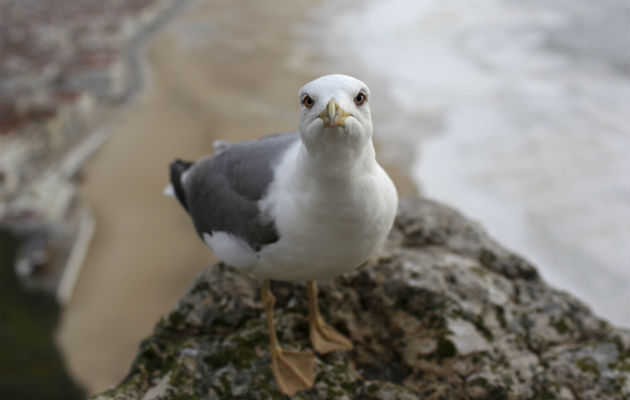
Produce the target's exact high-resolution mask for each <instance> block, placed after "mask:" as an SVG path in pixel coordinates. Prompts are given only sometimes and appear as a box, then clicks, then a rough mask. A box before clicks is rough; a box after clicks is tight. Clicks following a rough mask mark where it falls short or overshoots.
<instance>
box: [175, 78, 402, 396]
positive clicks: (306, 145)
mask: <svg viewBox="0 0 630 400" xmlns="http://www.w3.org/2000/svg"><path fill="white" fill-rule="evenodd" d="M370 98H371V95H370V90H369V88H368V87H367V85H365V83H363V82H361V81H360V80H358V79H355V78H353V77H350V76H347V75H339V74H336V75H326V76H322V77H320V78H317V79H315V80H313V81H312V82H309V83H307V84H306V85H304V87H302V88H301V89H300V91H299V93H298V99H299V102H300V117H299V132H296V133H285V134H275V135H271V136H266V137H263V138H260V139H256V140H250V141H245V142H241V143H235V144H229V143H227V142H224V141H221V142H217V143H216V144H215V154H214V155H213V156H209V157H206V158H203V159H201V160H199V161H197V162H194V163H193V162H185V161H181V160H176V161H174V162H173V163H172V164H171V165H170V181H171V182H170V184H169V186H167V188H166V189H165V193H166V194H171V195H174V197H176V198H177V199H178V200H179V202H180V203H181V205H182V206H183V207H184V208H185V209H186V211H187V212H188V214H189V215H190V217H191V219H192V222H193V224H194V227H195V229H196V231H197V233H198V235H199V236H200V238H201V239H202V240H203V241H204V242H205V243H206V245H207V246H209V247H210V249H212V251H213V252H214V254H215V255H216V257H217V258H218V259H220V260H221V261H223V262H224V263H226V264H228V265H231V266H233V267H235V268H237V269H238V270H239V271H240V272H243V273H247V274H251V275H254V276H256V277H259V278H262V279H263V280H264V283H263V287H262V292H261V299H262V302H263V305H264V309H265V314H266V319H267V328H268V330H269V338H270V354H271V369H272V371H273V374H274V378H275V380H276V382H277V384H278V387H279V389H280V390H281V391H282V392H283V393H284V394H287V395H292V394H294V393H296V392H298V391H301V390H306V389H309V388H310V387H312V385H313V380H314V374H313V365H314V362H315V356H314V355H313V353H311V352H302V351H293V350H288V349H284V348H282V347H281V346H280V344H279V342H278V338H277V336H276V330H275V325H274V318H273V310H274V304H275V298H274V296H273V294H272V293H271V291H270V280H280V281H306V282H307V293H308V298H309V315H308V321H309V335H310V340H311V345H312V347H313V349H314V350H315V351H316V352H317V353H320V354H325V353H328V352H331V351H335V350H349V349H351V348H352V343H351V341H350V340H349V339H348V338H346V337H345V336H344V335H342V334H341V333H339V332H338V331H337V330H336V329H335V328H333V327H332V326H330V325H329V324H328V323H326V322H325V321H324V319H323V317H322V315H321V313H320V310H319V305H318V300H317V284H316V282H318V281H326V280H331V279H333V278H335V277H337V276H339V275H341V274H343V273H346V272H349V271H351V270H353V269H355V268H356V267H358V266H360V265H362V264H364V263H365V262H366V261H368V260H369V259H370V258H372V257H373V256H374V255H375V254H376V253H377V252H378V251H379V250H380V248H381V247H382V245H383V243H384V242H385V239H386V237H387V235H388V233H389V231H390V229H391V227H392V225H393V222H394V217H395V214H396V209H397V206H398V195H397V192H396V188H395V186H394V184H393V182H392V180H391V179H390V177H389V176H388V175H387V173H386V172H385V170H384V169H383V168H381V166H380V165H379V164H378V163H377V161H376V158H375V150H374V145H373V143H372V134H373V125H372V117H371V114H370V106H369V102H370Z"/></svg>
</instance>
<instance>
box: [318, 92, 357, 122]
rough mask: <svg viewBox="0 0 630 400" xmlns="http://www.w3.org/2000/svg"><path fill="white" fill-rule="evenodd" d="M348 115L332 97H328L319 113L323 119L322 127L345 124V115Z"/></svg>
mask: <svg viewBox="0 0 630 400" xmlns="http://www.w3.org/2000/svg"><path fill="white" fill-rule="evenodd" d="M348 116H350V114H348V113H347V112H346V111H345V110H344V109H343V108H341V107H340V106H339V103H338V102H337V100H336V99H335V98H334V97H333V98H332V99H330V101H329V102H328V105H327V106H326V108H324V111H322V112H321V114H319V118H321V119H322V121H324V127H326V128H334V127H336V126H346V117H348Z"/></svg>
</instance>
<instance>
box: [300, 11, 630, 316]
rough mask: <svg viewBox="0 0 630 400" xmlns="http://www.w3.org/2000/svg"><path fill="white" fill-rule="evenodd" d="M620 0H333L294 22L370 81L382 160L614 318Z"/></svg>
mask: <svg viewBox="0 0 630 400" xmlns="http://www.w3.org/2000/svg"><path fill="white" fill-rule="evenodd" d="M629 18H630V3H628V2H627V1H625V0H604V1H599V2H592V1H588V0H574V1H568V0H534V1H528V2H519V1H516V0H473V1H470V0H468V1H464V0H447V1H444V0H394V1H389V2H380V1H376V0H371V1H357V0H346V1H337V2H329V3H326V5H325V6H323V7H320V8H319V9H318V11H317V12H316V13H315V15H313V18H312V20H311V21H310V23H309V24H307V25H308V26H302V27H299V28H298V29H300V30H301V33H302V35H303V37H304V38H307V39H310V40H306V42H307V43H310V44H306V45H307V46H311V48H310V49H309V50H310V51H319V52H320V53H321V54H322V55H323V59H324V60H323V61H322V64H323V65H330V66H334V68H335V70H334V71H330V72H337V71H339V72H346V73H350V74H352V75H355V76H357V77H360V78H363V80H365V81H366V82H368V83H369V84H370V86H371V87H372V89H373V92H374V102H373V106H372V107H373V109H374V110H375V112H374V118H375V128H376V136H377V139H378V140H379V142H381V143H382V144H383V148H384V150H385V151H384V153H385V154H384V156H385V157H392V158H393V157H398V158H400V159H402V160H404V161H405V162H407V163H409V165H411V166H412V167H411V175H412V176H413V178H414V180H415V181H416V182H417V183H418V185H419V187H420V188H421V192H422V193H423V194H425V195H427V196H429V197H433V198H437V199H439V200H442V201H443V202H445V203H448V204H451V205H453V206H455V207H456V208H458V209H459V210H461V211H462V212H463V213H464V214H466V215H468V216H469V217H472V218H473V219H476V220H478V221H480V222H481V223H482V224H483V225H484V226H485V227H486V229H487V230H488V231H489V232H490V234H491V235H493V236H494V237H495V238H497V239H498V240H499V241H500V242H501V243H503V244H504V245H506V246H508V247H509V248H511V249H513V250H515V251H516V252H518V253H521V254H522V255H524V256H525V257H526V258H528V259H529V260H531V261H532V262H533V263H534V264H536V265H537V266H538V268H539V270H540V272H541V274H542V275H543V277H544V278H545V279H546V280H547V281H549V282H550V283H551V284H552V285H554V286H556V287H558V288H561V289H565V290H568V291H570V292H571V293H573V294H574V295H576V296H577V297H579V298H580V299H582V300H583V301H585V302H586V303H587V304H589V305H590V306H591V307H592V308H593V309H594V310H595V311H596V312H597V313H598V314H599V315H601V316H603V317H605V318H607V319H608V320H610V321H612V322H614V323H616V324H620V325H624V326H630V162H629V161H630V74H629V73H630V36H629V35H628V28H629V27H630V21H629Z"/></svg>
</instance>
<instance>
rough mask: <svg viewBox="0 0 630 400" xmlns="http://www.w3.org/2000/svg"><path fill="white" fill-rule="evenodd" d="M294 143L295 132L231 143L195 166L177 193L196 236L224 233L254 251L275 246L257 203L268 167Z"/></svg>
mask: <svg viewBox="0 0 630 400" xmlns="http://www.w3.org/2000/svg"><path fill="white" fill-rule="evenodd" d="M297 140H299V134H297V133H289V134H278V135H272V136H267V137H264V138H261V139H257V140H251V141H247V142H242V143H235V144H232V145H230V146H229V147H227V148H226V149H225V150H223V151H221V152H220V153H219V154H216V155H214V156H212V157H207V158H204V159H202V160H199V161H198V162H196V163H195V164H194V165H193V166H192V167H191V170H190V174H188V176H187V177H186V179H185V182H184V183H183V188H184V191H185V197H186V203H187V206H188V212H189V213H190V216H191V217H192V220H193V222H194V225H195V229H196V230H197V232H198V233H199V235H200V236H201V237H203V234H204V233H209V234H212V232H216V231H223V232H228V233H230V234H232V235H235V236H237V237H239V238H241V239H243V240H245V241H246V242H247V243H248V244H249V245H250V246H251V247H252V248H253V249H254V250H256V251H258V250H260V248H261V247H262V246H264V245H266V244H270V243H273V242H276V241H277V240H278V238H279V237H278V233H277V231H276V227H275V224H274V222H273V221H271V220H270V219H269V218H268V217H267V216H266V215H263V213H262V212H261V210H260V209H259V208H258V201H259V200H260V199H262V198H263V196H264V195H265V193H266V191H267V188H268V187H269V185H270V183H271V181H272V180H273V166H274V165H275V164H277V162H278V161H279V159H280V157H281V156H282V155H283V154H284V152H285V151H286V150H287V149H288V148H289V147H290V146H291V145H292V144H293V143H295V142H296V141H297Z"/></svg>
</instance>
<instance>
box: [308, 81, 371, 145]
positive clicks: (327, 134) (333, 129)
mask: <svg viewBox="0 0 630 400" xmlns="http://www.w3.org/2000/svg"><path fill="white" fill-rule="evenodd" d="M369 100H370V89H369V88H368V87H367V85H366V84H365V83H363V82H361V81H360V80H358V79H355V78H353V77H351V76H347V75H326V76H322V77H320V78H317V79H315V80H314V81H311V82H309V83H307V84H306V85H304V87H302V89H300V92H299V101H300V104H301V110H300V134H301V136H302V141H303V142H304V144H305V146H306V148H307V150H308V151H309V153H312V154H317V155H324V154H325V155H331V156H334V155H336V154H337V155H351V154H356V152H358V151H359V152H360V151H361V150H362V149H363V148H364V147H365V145H366V144H367V143H368V142H370V140H371V138H372V131H373V127H372V117H371V114H370V107H369Z"/></svg>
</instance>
